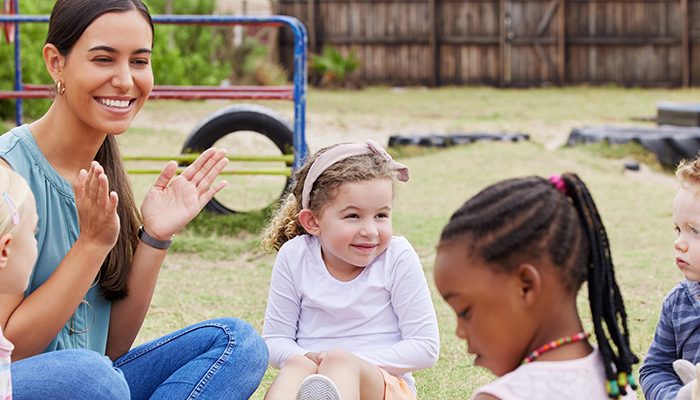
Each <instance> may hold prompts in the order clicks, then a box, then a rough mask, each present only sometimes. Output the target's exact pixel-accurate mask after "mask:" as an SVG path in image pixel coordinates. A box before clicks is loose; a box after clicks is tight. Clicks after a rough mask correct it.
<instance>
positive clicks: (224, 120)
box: [182, 104, 294, 214]
mask: <svg viewBox="0 0 700 400" xmlns="http://www.w3.org/2000/svg"><path fill="white" fill-rule="evenodd" d="M241 132H254V133H257V134H260V135H263V136H264V137H265V138H267V139H269V141H271V142H272V143H273V144H274V146H276V147H277V149H278V150H279V151H280V153H281V154H293V153H294V144H293V143H294V142H293V137H294V135H293V129H292V126H291V125H290V124H289V123H288V122H287V121H285V120H284V118H282V117H281V116H279V115H278V114H276V113H275V112H274V111H272V110H270V109H268V108H265V107H262V106H257V105H251V104H245V105H234V106H230V107H227V108H224V109H221V110H219V111H217V112H215V113H214V114H212V115H211V116H209V117H207V118H206V119H205V120H204V121H202V122H200V124H199V125H198V126H197V127H195V128H194V129H193V130H192V133H191V134H190V135H189V137H188V138H187V140H186V141H185V144H184V145H183V146H182V153H183V154H188V153H201V152H203V151H204V150H206V149H208V148H210V147H212V146H214V145H215V144H216V142H217V141H219V140H222V139H223V138H224V137H226V136H228V135H236V134H237V133H241ZM290 166H291V163H287V167H290ZM289 183H290V178H287V179H286V180H285V183H284V184H283V185H282V187H281V188H280V195H282V194H284V193H285V192H286V189H287V186H288V185H289ZM224 190H226V189H224ZM268 205H269V204H263V205H261V206H260V208H261V209H262V208H264V207H266V206H268ZM205 209H206V210H207V211H211V212H215V213H219V214H235V213H238V212H241V210H236V209H235V207H232V206H230V205H226V204H224V203H223V202H222V201H219V200H217V198H214V199H212V200H211V201H210V202H209V203H208V204H207V205H206V206H205Z"/></svg>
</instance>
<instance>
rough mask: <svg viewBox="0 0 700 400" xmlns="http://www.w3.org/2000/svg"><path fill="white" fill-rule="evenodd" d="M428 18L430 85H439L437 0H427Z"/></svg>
mask: <svg viewBox="0 0 700 400" xmlns="http://www.w3.org/2000/svg"><path fill="white" fill-rule="evenodd" d="M428 8H429V10H428V12H429V19H430V33H429V34H430V39H429V42H430V59H431V60H432V61H431V62H432V70H433V73H432V76H431V80H430V85H431V86H440V47H439V46H440V44H439V42H438V13H437V0H428Z"/></svg>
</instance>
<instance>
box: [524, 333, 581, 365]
mask: <svg viewBox="0 0 700 400" xmlns="http://www.w3.org/2000/svg"><path fill="white" fill-rule="evenodd" d="M590 336H591V334H590V333H588V332H579V333H577V334H575V335H572V336H564V337H560V338H559V339H555V340H552V341H551V342H549V343H546V344H544V345H542V346H540V347H539V348H537V350H535V351H533V352H532V353H530V354H528V355H527V356H526V357H525V358H523V361H522V362H521V364H528V363H531V362H533V361H535V359H537V357H539V356H541V355H542V354H544V353H546V352H548V351H550V350H554V349H556V348H557V347H561V346H564V345H567V344H570V343H576V342H580V341H582V340H586V339H588V338H589V337H590Z"/></svg>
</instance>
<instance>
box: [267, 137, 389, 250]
mask: <svg viewBox="0 0 700 400" xmlns="http://www.w3.org/2000/svg"><path fill="white" fill-rule="evenodd" d="M335 146H337V145H334V146H329V147H325V148H323V149H321V150H319V151H318V152H316V154H314V155H313V156H311V157H309V158H308V159H307V160H306V162H305V163H304V165H303V166H302V167H301V168H299V169H298V170H297V171H296V172H295V173H294V177H293V183H292V186H291V189H290V190H289V192H288V194H287V195H286V196H285V198H284V200H282V202H281V204H280V207H279V209H278V210H277V212H276V213H275V215H274V216H273V217H272V219H271V220H270V223H269V224H268V225H267V227H266V228H265V230H264V231H263V234H262V240H261V242H260V245H261V247H262V248H263V249H265V250H269V251H272V250H279V249H280V247H282V245H283V244H284V243H285V242H287V241H288V240H290V239H293V238H294V237H296V236H299V235H303V234H306V233H307V232H306V231H305V230H304V227H302V226H301V223H299V212H301V210H302V205H301V194H302V191H303V190H304V180H305V179H306V175H307V174H308V173H309V168H311V165H312V164H313V163H314V161H316V159H317V158H318V157H319V156H320V155H321V154H323V153H325V152H326V151H328V150H330V149H332V148H333V147H335ZM394 174H395V172H394V169H393V167H392V165H391V162H389V161H387V159H386V158H384V157H383V156H380V155H378V154H375V153H369V154H362V155H357V156H351V157H348V158H345V159H343V160H341V161H338V162H337V163H335V164H333V165H331V166H330V167H328V168H327V169H326V170H325V171H323V173H322V174H321V175H320V176H319V177H318V179H316V181H315V182H314V184H313V187H312V189H311V193H310V194H309V210H311V211H312V212H314V213H316V214H319V215H320V213H322V212H323V207H324V206H326V205H327V204H328V203H330V202H331V201H333V200H334V199H335V196H336V194H337V193H338V189H339V188H340V186H341V185H343V184H345V183H351V182H361V181H368V180H372V179H384V178H386V179H391V181H392V185H393V182H394V180H395V175H394Z"/></svg>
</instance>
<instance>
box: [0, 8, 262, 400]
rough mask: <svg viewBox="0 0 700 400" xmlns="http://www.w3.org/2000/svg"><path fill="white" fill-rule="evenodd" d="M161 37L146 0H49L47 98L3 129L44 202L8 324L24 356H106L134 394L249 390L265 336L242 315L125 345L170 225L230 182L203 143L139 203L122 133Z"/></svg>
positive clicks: (5, 157)
mask: <svg viewBox="0 0 700 400" xmlns="http://www.w3.org/2000/svg"><path fill="white" fill-rule="evenodd" d="M153 36H154V31H153V21H152V19H151V16H150V14H149V11H148V8H147V7H146V6H145V4H144V3H143V2H142V1H141V0H99V1H95V0H57V1H55V3H54V6H53V10H52V12H51V16H50V18H49V27H48V35H47V38H46V44H45V45H44V47H43V61H44V64H45V66H46V69H47V71H48V73H49V75H50V76H51V78H52V80H53V81H54V82H55V96H54V99H53V102H52V104H51V106H50V107H49V109H48V111H47V112H46V113H45V114H44V115H43V116H41V118H39V119H38V120H36V121H34V122H32V123H30V124H28V125H22V126H18V127H16V128H14V129H12V130H10V131H9V132H7V133H6V134H4V135H2V136H0V168H9V169H12V170H14V171H15V172H17V173H18V174H19V175H21V176H22V177H24V178H25V180H26V181H27V183H28V184H29V187H30V188H31V189H32V192H33V194H34V197H35V198H36V199H37V212H38V214H39V229H38V232H37V234H36V238H37V242H38V249H39V252H38V253H39V256H38V259H37V261H36V263H35V264H34V268H33V271H32V274H31V278H30V282H29V287H28V288H27V290H26V291H24V292H23V293H14V294H11V295H10V294H5V295H2V296H1V297H0V325H1V326H2V328H3V331H4V333H5V335H6V336H7V338H8V339H10V340H12V342H13V343H14V346H15V349H14V352H13V356H14V357H15V359H16V360H19V359H23V358H27V357H31V356H35V355H37V354H39V353H48V352H53V351H56V350H64V349H86V350H92V351H94V352H98V353H101V354H103V355H106V356H108V357H109V358H110V359H111V360H112V361H113V363H114V364H113V365H114V367H115V368H118V369H119V370H120V371H121V372H122V373H123V377H124V378H125V379H126V382H127V383H128V389H129V391H130V397H131V399H134V400H136V399H194V398H197V399H199V400H205V399H207V400H211V399H247V398H248V397H250V395H251V394H252V393H253V392H254V391H255V390H256V388H257V386H258V384H259V383H260V380H261V379H262V377H263V375H264V373H265V370H266V368H267V347H266V346H265V343H264V342H263V340H262V338H261V337H260V336H259V335H258V334H257V332H256V331H255V329H254V328H253V327H252V326H250V325H249V324H248V323H246V322H244V321H241V320H238V319H234V318H219V319H215V320H210V321H204V322H200V323H197V324H195V325H191V326H189V327H187V328H184V329H181V330H179V331H177V332H173V333H171V334H169V335H167V336H165V337H163V338H160V339H156V340H154V341H151V342H148V343H145V344H142V345H141V346H138V347H136V348H134V349H132V348H131V347H132V345H133V343H134V340H135V339H136V337H137V335H138V333H139V330H140V329H141V325H142V324H143V321H144V319H145V317H146V313H147V311H148V308H149V306H150V303H151V299H152V296H153V293H154V290H155V287H156V281H157V278H158V274H159V272H160V269H161V265H162V263H163V260H164V259H165V256H166V255H167V252H168V247H169V246H170V243H171V240H172V236H173V234H175V233H177V232H179V231H180V230H181V229H183V228H184V227H185V225H186V224H187V223H189V221H191V220H192V219H193V218H194V217H195V216H196V215H197V214H198V213H199V212H200V210H201V209H202V208H203V207H204V205H205V204H206V203H207V202H208V201H209V200H210V199H211V198H212V197H213V196H214V195H215V194H216V193H218V192H219V191H220V190H221V189H223V187H224V186H226V182H216V178H217V176H218V175H219V173H220V172H221V171H222V169H223V168H224V167H225V165H226V163H227V161H228V160H227V159H226V157H225V151H224V150H217V149H213V148H212V149H208V150H206V151H204V152H203V153H202V154H201V155H200V156H199V157H197V159H196V160H195V161H194V162H193V163H192V164H191V165H189V166H187V168H185V170H184V171H183V172H182V173H181V174H179V175H178V174H177V173H176V172H177V163H176V162H175V161H170V162H169V163H167V164H166V165H165V167H164V168H163V170H162V172H161V173H160V175H159V176H158V177H157V178H156V180H155V182H154V183H153V185H151V186H150V187H149V189H148V192H147V194H146V196H145V197H144V199H143V202H142V203H141V207H140V208H139V207H138V206H137V204H136V202H135V200H134V198H133V195H132V192H131V188H130V185H129V179H128V176H127V175H126V172H125V170H124V165H123V162H122V159H121V156H120V153H119V149H118V143H117V136H119V135H121V134H123V133H124V132H126V131H127V130H128V129H129V126H130V125H131V122H132V121H133V119H134V118H135V117H136V115H137V114H138V112H139V111H140V110H141V108H142V107H143V105H144V103H145V102H146V100H147V99H148V97H149V94H150V93H151V90H152V89H153V71H152V70H151V53H152V48H153V40H154V37H153ZM84 384H85V385H86V386H87V385H90V382H89V381H85V382H84Z"/></svg>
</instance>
